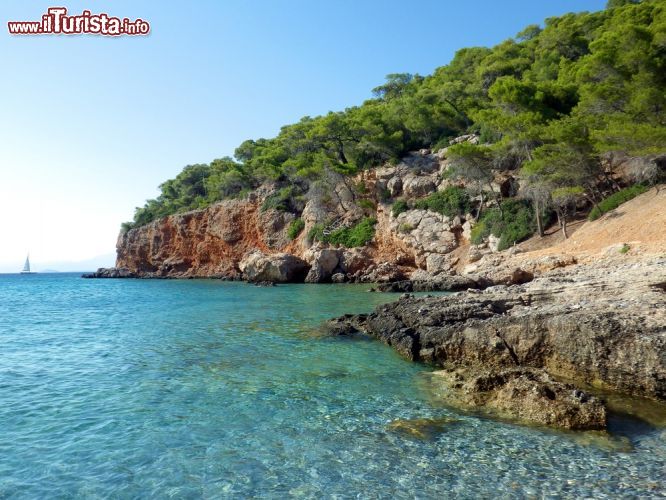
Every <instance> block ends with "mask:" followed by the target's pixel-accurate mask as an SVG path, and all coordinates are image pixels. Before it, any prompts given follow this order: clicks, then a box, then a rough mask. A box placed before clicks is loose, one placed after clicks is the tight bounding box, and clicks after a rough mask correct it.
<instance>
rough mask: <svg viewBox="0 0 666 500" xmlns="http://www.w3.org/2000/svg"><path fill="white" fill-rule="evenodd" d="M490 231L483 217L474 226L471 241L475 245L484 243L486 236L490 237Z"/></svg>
mask: <svg viewBox="0 0 666 500" xmlns="http://www.w3.org/2000/svg"><path fill="white" fill-rule="evenodd" d="M489 234H490V232H489V231H488V229H487V226H486V223H485V222H484V221H483V219H481V220H480V221H479V222H477V223H476V224H475V225H474V227H473V228H472V235H471V237H470V241H471V242H472V244H473V245H480V244H481V243H483V240H484V238H486V237H488V235H489Z"/></svg>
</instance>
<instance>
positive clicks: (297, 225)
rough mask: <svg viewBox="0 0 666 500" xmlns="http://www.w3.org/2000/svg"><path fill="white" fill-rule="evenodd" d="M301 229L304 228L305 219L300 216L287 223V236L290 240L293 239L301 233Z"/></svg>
mask: <svg viewBox="0 0 666 500" xmlns="http://www.w3.org/2000/svg"><path fill="white" fill-rule="evenodd" d="M303 229H305V221H304V220H303V219H301V218H300V217H299V218H298V219H294V220H293V221H291V224H289V228H288V229H287V236H288V237H289V239H290V240H295V239H296V238H297V237H298V235H299V234H301V231H303Z"/></svg>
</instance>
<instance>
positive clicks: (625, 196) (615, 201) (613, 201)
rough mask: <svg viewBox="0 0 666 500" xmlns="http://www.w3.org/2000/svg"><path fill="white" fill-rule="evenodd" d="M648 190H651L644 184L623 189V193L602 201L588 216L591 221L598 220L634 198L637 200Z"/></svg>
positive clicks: (619, 192) (620, 192)
mask: <svg viewBox="0 0 666 500" xmlns="http://www.w3.org/2000/svg"><path fill="white" fill-rule="evenodd" d="M648 190H649V188H648V187H647V186H644V185H643V184H634V185H633V186H631V187H628V188H625V189H622V190H621V191H618V192H617V193H614V194H612V195H610V196H609V197H608V198H604V199H603V200H601V203H599V204H598V205H597V206H596V207H594V208H593V209H592V211H591V212H590V215H588V218H589V219H590V220H596V219H598V218H599V217H601V216H602V215H603V214H605V213H607V212H610V211H611V210H615V209H616V208H617V207H619V206H620V205H622V204H623V203H625V202H627V201H629V200H631V199H632V198H635V197H636V196H638V195H639V194H643V193H645V192H646V191H648Z"/></svg>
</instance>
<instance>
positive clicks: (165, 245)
mask: <svg viewBox="0 0 666 500" xmlns="http://www.w3.org/2000/svg"><path fill="white" fill-rule="evenodd" d="M267 218H269V217H267V216H266V213H261V212H260V210H259V207H258V203H257V202H256V201H253V200H226V201H223V202H221V203H218V204H215V205H213V206H211V207H208V208H206V209H203V210H196V211H192V212H187V213H184V214H177V215H172V216H169V217H165V218H163V219H160V220H157V221H154V222H152V223H150V224H148V225H146V226H143V227H140V228H136V229H132V230H130V231H128V232H127V233H125V234H121V235H120V236H119V237H118V243H117V247H116V249H117V260H116V267H118V268H126V269H129V270H130V271H131V272H133V273H136V274H138V275H140V276H147V277H179V278H187V277H220V278H222V277H224V278H229V279H236V278H239V277H240V270H239V269H238V263H239V262H240V261H241V259H242V258H243V256H244V255H246V254H247V253H248V252H250V251H252V250H261V251H265V252H267V253H272V251H277V250H280V249H281V248H280V247H281V246H282V245H280V241H279V240H280V233H281V232H284V229H285V227H286V226H287V225H288V222H287V221H285V217H284V216H283V215H282V214H275V216H274V217H273V218H272V219H271V220H270V221H269V222H270V224H266V222H267V221H266V219H267ZM280 219H282V220H280ZM262 222H264V224H262ZM264 228H268V229H269V231H264ZM266 233H268V234H266ZM267 240H270V241H271V243H272V244H273V245H274V248H275V250H271V248H270V247H269V245H268V244H267V243H266V241H267ZM285 242H286V238H285Z"/></svg>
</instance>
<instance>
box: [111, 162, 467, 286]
mask: <svg viewBox="0 0 666 500" xmlns="http://www.w3.org/2000/svg"><path fill="white" fill-rule="evenodd" d="M443 161H444V160H443V157H441V156H438V155H434V154H431V153H430V152H429V151H421V152H416V153H413V154H412V155H410V156H408V157H407V158H405V159H404V161H403V162H401V163H399V164H398V165H397V166H392V167H384V168H381V169H376V170H372V171H369V172H365V173H364V174H363V175H362V176H359V177H358V178H356V179H349V178H343V177H342V176H333V177H332V179H329V180H328V184H327V185H324V187H323V189H322V187H321V186H319V191H318V190H317V188H313V189H311V192H310V193H308V196H307V201H306V203H305V206H304V208H303V210H302V212H301V213H300V214H299V215H300V217H301V218H302V219H303V221H304V223H305V229H304V230H303V231H302V232H301V233H300V235H299V236H298V237H297V238H295V239H294V240H293V241H292V240H290V239H289V237H288V228H289V225H290V224H291V222H292V221H293V220H294V219H295V218H296V217H297V215H296V214H294V213H291V212H286V211H278V210H275V209H271V208H269V209H264V208H265V201H266V199H267V197H269V196H271V195H272V194H273V193H275V192H276V190H277V188H276V187H275V186H270V185H264V186H262V187H261V188H260V189H258V190H256V191H255V192H253V193H251V194H250V195H249V196H248V197H247V198H245V199H234V200H225V201H222V202H220V203H216V204H214V205H212V206H210V207H207V208H205V209H201V210H194V211H190V212H186V213H182V214H176V215H171V216H168V217H164V218H162V219H159V220H157V221H154V222H152V223H150V224H147V225H145V226H142V227H139V228H135V229H131V230H129V231H127V232H126V233H123V234H121V235H120V236H119V238H118V243H117V261H116V269H117V270H119V272H120V274H118V272H116V274H111V275H110V276H112V277H113V276H120V277H123V276H137V277H155V278H157V277H170V278H189V277H215V278H226V279H243V278H246V277H247V276H248V275H253V274H254V275H262V274H266V273H256V272H254V271H255V270H254V269H251V270H250V272H249V273H248V272H243V271H242V269H244V266H243V260H244V259H249V258H250V256H251V255H255V259H256V254H257V252H260V253H261V254H263V255H266V256H271V255H276V254H289V255H291V256H294V257H296V258H298V259H300V260H302V261H304V262H306V263H307V265H308V266H310V267H312V268H313V273H310V274H309V275H308V281H312V282H322V281H331V280H332V279H333V276H334V275H335V276H336V278H335V279H336V280H337V281H367V282H370V281H372V282H381V281H394V280H396V279H405V278H407V277H409V276H410V275H411V274H412V273H413V272H414V271H416V270H419V269H420V270H423V271H427V272H429V273H431V274H432V273H435V274H436V273H441V272H446V273H451V272H452V270H453V265H454V264H455V262H454V261H453V260H451V259H449V254H451V252H453V251H454V250H455V249H456V248H458V247H459V246H460V245H461V244H463V243H464V242H465V241H464V238H463V234H464V232H465V220H464V219H463V218H460V217H458V218H456V219H454V220H450V219H449V218H447V217H445V216H442V215H440V214H437V213H434V212H429V211H426V210H408V211H407V212H405V213H402V214H400V215H398V216H397V217H396V216H394V215H393V214H392V213H391V203H390V202H389V201H387V202H386V203H383V202H381V201H374V200H379V199H381V196H382V193H383V192H385V190H387V189H389V188H388V187H387V186H390V189H391V190H392V191H393V192H394V193H395V194H396V195H398V194H400V195H403V196H404V197H405V198H409V199H413V198H418V197H423V196H427V195H428V194H431V193H432V192H434V191H435V190H437V189H438V188H440V187H442V188H443V187H446V186H447V185H448V184H447V183H446V182H443V181H441V175H440V172H441V170H442V169H443V168H444V167H443ZM360 185H362V186H363V188H362V189H361V188H359V186H360ZM370 200H373V201H372V207H371V208H370V207H368V202H369V201H370ZM363 202H365V205H364V203H363ZM363 206H364V208H362V207H363ZM364 217H373V218H375V219H376V220H377V223H376V226H375V235H374V238H373V239H372V240H371V241H370V242H369V243H368V244H367V245H365V246H363V247H360V248H351V249H347V248H342V247H340V246H338V247H333V246H331V245H326V244H322V243H318V242H313V241H311V240H310V239H309V238H308V233H309V231H310V229H312V228H313V227H315V226H316V225H319V226H322V227H324V228H325V229H328V230H329V231H330V230H333V229H335V228H344V227H351V226H353V225H354V224H355V223H357V222H358V221H359V220H362V219H363V218H364ZM467 226H469V223H468V224H467ZM323 252H324V253H323ZM324 260H325V262H324ZM250 266H254V264H253V263H251V264H250ZM271 273H272V271H271V272H269V273H268V275H271ZM279 274H280V273H278V275H279ZM295 275H299V276H300V273H296V274H295Z"/></svg>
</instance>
